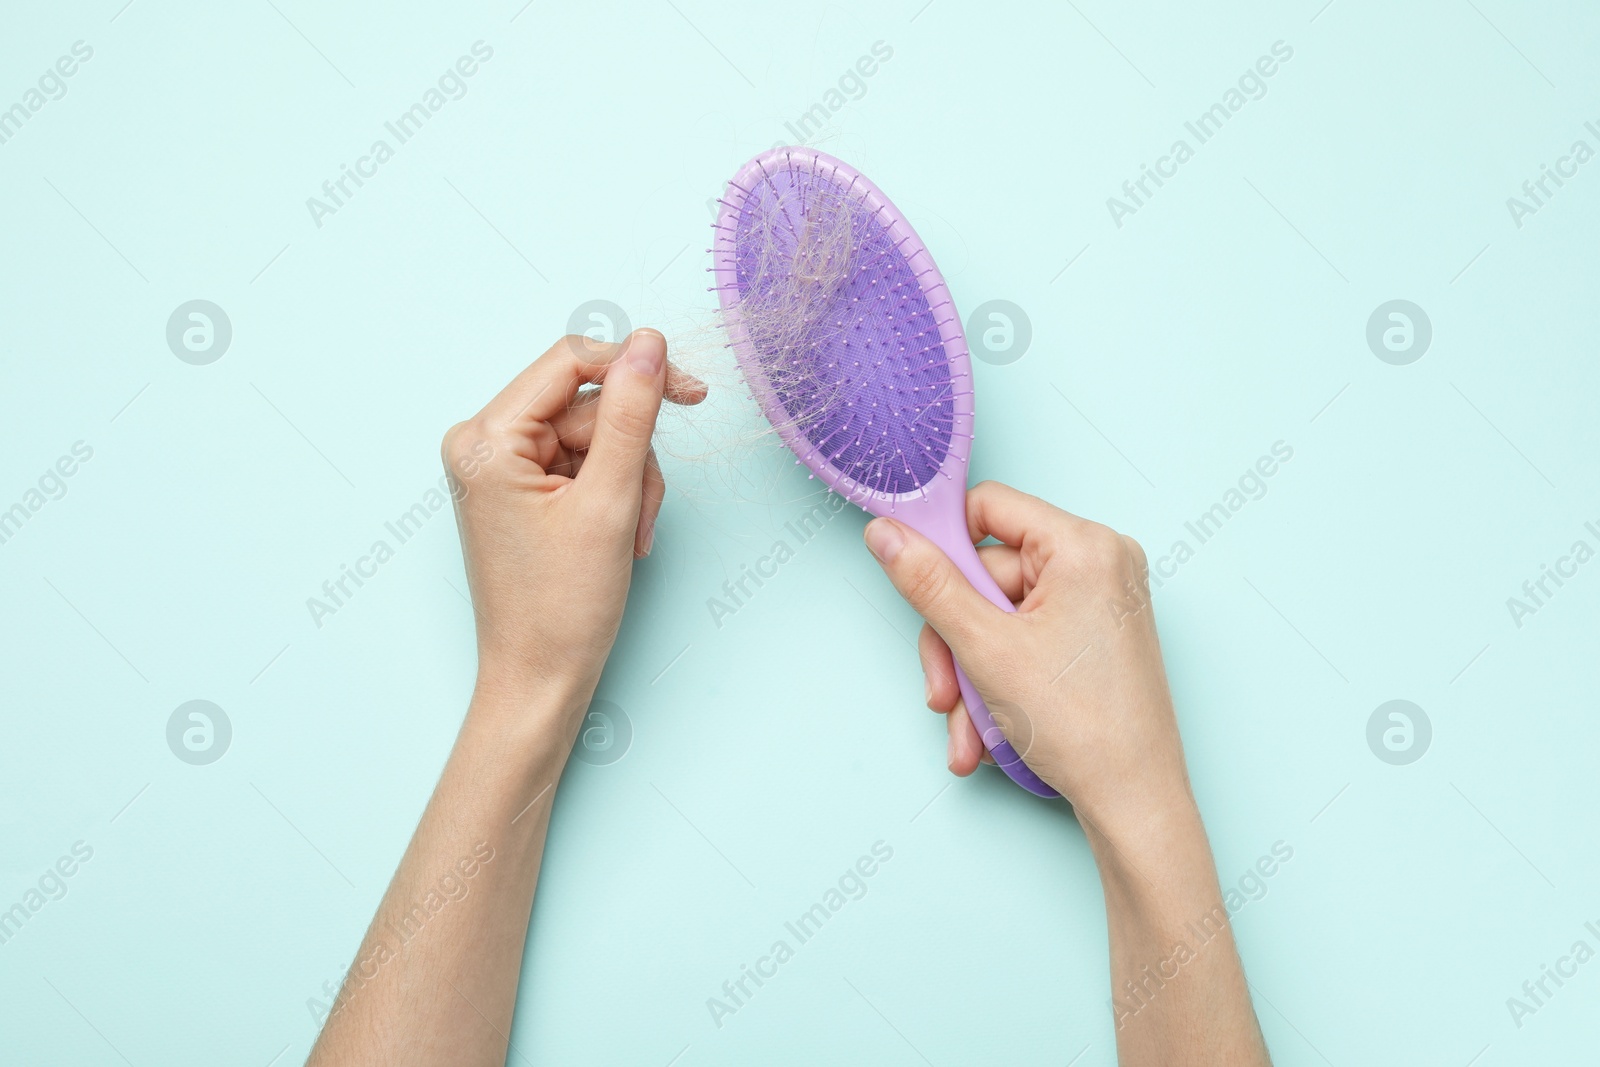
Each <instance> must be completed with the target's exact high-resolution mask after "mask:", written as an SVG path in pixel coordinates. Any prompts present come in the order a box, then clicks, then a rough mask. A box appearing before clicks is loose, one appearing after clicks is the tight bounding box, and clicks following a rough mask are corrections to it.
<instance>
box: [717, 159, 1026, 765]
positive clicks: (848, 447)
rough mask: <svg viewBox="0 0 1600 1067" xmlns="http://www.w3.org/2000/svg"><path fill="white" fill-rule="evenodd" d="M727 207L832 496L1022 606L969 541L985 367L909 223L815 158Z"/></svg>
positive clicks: (764, 396) (743, 308) (784, 384)
mask: <svg viewBox="0 0 1600 1067" xmlns="http://www.w3.org/2000/svg"><path fill="white" fill-rule="evenodd" d="M721 203H722V210H721V211H720V212H719V213H718V217H717V222H716V240H715V247H714V248H713V249H712V253H713V264H714V265H713V270H714V271H715V273H716V279H717V286H716V288H717V292H718V294H719V297H720V299H721V301H722V309H723V312H724V315H725V318H726V321H727V327H728V335H729V338H730V340H731V342H732V348H733V351H734V355H735V356H736V357H737V358H738V361H739V366H740V369H741V370H742V371H743V372H744V376H745V379H746V381H748V382H749V383H750V387H751V392H752V393H753V395H754V396H755V399H756V401H757V403H759V404H760V405H761V410H762V412H763V413H764V414H765V415H766V417H767V421H769V422H771V423H772V426H773V428H774V429H776V430H777V431H778V434H779V436H780V437H781V438H782V439H783V442H784V444H786V445H788V446H789V448H790V449H791V450H792V451H793V452H794V454H795V455H796V456H798V457H799V462H801V463H804V464H805V465H806V466H807V467H809V468H810V469H811V472H812V473H813V474H814V475H815V476H816V477H818V478H820V479H821V480H822V482H823V484H825V485H826V486H827V487H828V488H829V489H832V490H833V491H834V492H836V493H838V494H840V495H841V496H843V497H844V498H845V499H846V500H848V501H850V502H851V503H853V504H856V505H857V506H859V507H861V508H863V509H864V510H866V511H869V512H871V513H872V514H874V515H892V516H893V517H894V518H895V519H897V520H899V521H900V522H904V523H905V524H906V525H907V526H910V527H912V528H914V529H916V530H917V531H919V532H920V533H921V534H922V535H923V536H925V537H927V538H928V539H929V540H931V541H932V542H933V543H934V544H936V545H938V546H939V548H940V549H941V550H943V551H944V553H945V554H946V555H948V556H949V557H950V558H951V560H953V561H954V562H955V564H956V566H958V567H959V568H960V569H961V573H962V574H964V575H966V577H967V580H968V581H970V582H971V583H972V584H973V586H974V587H975V588H976V589H977V590H978V591H979V592H980V593H982V594H983V595H984V596H985V597H987V598H988V599H989V600H990V601H992V602H993V603H994V604H995V605H997V606H998V607H1001V608H1004V609H1005V610H1006V611H1015V610H1016V608H1015V607H1014V606H1013V605H1012V603H1011V600H1010V598H1008V597H1007V596H1006V595H1005V593H1003V592H1001V590H1000V587H999V586H998V585H996V584H995V582H994V579H993V578H991V577H990V576H989V572H988V571H987V570H986V569H985V568H984V566H983V564H982V562H980V561H979V559H978V553H977V550H976V549H975V548H973V545H972V541H971V538H970V537H969V536H968V534H967V517H966V496H967V458H968V455H969V453H970V451H971V447H972V446H971V442H972V412H973V403H972V365H971V362H970V359H969V357H968V354H967V342H966V338H965V336H963V334H962V331H961V321H960V319H959V318H958V317H957V315H956V312H955V304H954V303H953V302H952V300H951V299H950V290H949V289H947V288H946V287H945V284H944V279H943V278H942V277H941V276H940V275H939V269H938V268H937V267H935V266H934V264H933V257H932V256H930V255H929V254H928V249H927V247H926V246H925V245H924V244H923V243H922V241H921V239H920V238H918V237H917V235H916V232H915V231H914V230H912V228H911V224H910V223H909V222H907V221H906V218H905V216H904V215H902V214H900V212H899V211H897V210H895V207H894V205H893V204H891V203H890V202H889V200H888V198H887V197H885V196H884V195H883V193H882V192H880V191H879V190H878V187H877V186H875V185H873V184H872V183H871V182H870V181H868V180H867V179H866V178H864V177H862V176H861V175H860V174H859V173H857V172H856V171H855V170H853V169H851V168H850V167H849V166H848V165H846V164H844V163H842V162H840V161H839V160H837V159H834V158H833V157H832V156H829V155H825V154H823V153H821V152H818V151H816V150H815V149H811V148H776V149H773V150H772V151H770V152H764V153H762V154H761V155H759V156H757V157H756V158H755V159H753V160H751V161H750V162H749V163H747V164H745V166H744V167H743V168H742V169H741V170H740V171H739V173H738V174H736V175H734V177H733V180H732V181H731V182H729V183H728V191H727V194H726V195H725V196H724V197H723V199H722V201H721ZM956 681H957V682H958V683H959V684H960V686H961V696H962V698H963V700H964V702H965V704H966V707H967V713H968V715H970V716H971V717H972V724H973V725H974V726H975V727H977V730H978V736H979V737H981V738H982V739H983V743H984V745H985V746H987V747H988V749H989V752H990V754H991V755H992V756H993V757H994V761H995V763H996V764H998V765H999V766H1000V768H1001V769H1002V770H1004V771H1005V772H1006V774H1007V775H1009V776H1010V777H1011V778H1012V780H1014V781H1015V782H1017V784H1019V785H1021V786H1022V787H1023V788H1024V789H1026V790H1028V791H1029V792H1031V793H1035V794H1037V795H1039V796H1042V797H1053V796H1056V795H1057V793H1056V791H1055V790H1054V789H1051V788H1050V787H1049V786H1048V785H1046V784H1045V783H1044V782H1043V781H1041V780H1040V778H1039V776H1038V775H1036V774H1034V773H1033V771H1032V770H1031V769H1030V768H1029V767H1028V765H1027V764H1026V763H1024V762H1023V761H1022V757H1021V756H1020V755H1019V754H1018V753H1017V751H1016V749H1015V748H1013V747H1012V745H1011V742H1010V741H1008V740H1006V738H1005V735H1004V734H1003V733H1002V732H1001V730H1000V728H999V727H998V726H996V725H995V721H994V717H993V716H992V715H991V714H990V713H989V709H988V708H987V707H986V706H985V705H984V702H983V699H982V698H981V697H979V696H978V692H977V690H976V689H974V688H973V685H972V682H971V681H970V680H968V678H967V675H966V672H965V671H963V670H962V669H961V667H960V665H959V664H958V665H957V666H956Z"/></svg>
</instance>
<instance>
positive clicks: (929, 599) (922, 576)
mask: <svg viewBox="0 0 1600 1067" xmlns="http://www.w3.org/2000/svg"><path fill="white" fill-rule="evenodd" d="M918 557H919V558H917V559H914V560H912V562H911V566H910V567H909V568H908V569H907V570H906V575H905V596H906V599H907V600H909V601H910V602H911V603H912V604H914V605H916V606H917V607H919V608H930V607H936V606H938V605H939V604H941V603H942V602H943V601H944V600H945V597H946V596H947V594H948V591H949V586H950V583H949V579H948V578H946V576H945V573H944V571H943V569H942V568H940V567H939V565H938V563H937V562H936V561H935V560H933V559H931V558H929V557H928V556H926V555H923V554H921V553H919V554H918Z"/></svg>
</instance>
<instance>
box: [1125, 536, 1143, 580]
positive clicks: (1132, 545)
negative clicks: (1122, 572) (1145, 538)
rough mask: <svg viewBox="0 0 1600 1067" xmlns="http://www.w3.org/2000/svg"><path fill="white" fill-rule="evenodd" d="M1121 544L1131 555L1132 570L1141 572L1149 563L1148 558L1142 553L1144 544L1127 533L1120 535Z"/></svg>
mask: <svg viewBox="0 0 1600 1067" xmlns="http://www.w3.org/2000/svg"><path fill="white" fill-rule="evenodd" d="M1122 544H1123V547H1124V548H1126V549H1127V550H1128V555H1130V556H1132V557H1133V566H1134V570H1135V571H1139V572H1143V571H1144V570H1145V568H1146V567H1147V566H1148V564H1149V559H1148V557H1146V556H1145V554H1144V546H1143V545H1141V544H1140V543H1139V542H1138V541H1137V540H1135V539H1134V538H1132V537H1129V536H1128V535H1127V534H1123V535H1122Z"/></svg>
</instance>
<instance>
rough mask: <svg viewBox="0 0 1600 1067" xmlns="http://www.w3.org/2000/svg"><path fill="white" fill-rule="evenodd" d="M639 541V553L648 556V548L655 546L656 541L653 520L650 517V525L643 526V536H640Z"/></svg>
mask: <svg viewBox="0 0 1600 1067" xmlns="http://www.w3.org/2000/svg"><path fill="white" fill-rule="evenodd" d="M639 541H640V544H639V555H640V556H648V555H649V554H650V550H651V549H652V548H654V547H655V543H656V524H655V520H653V519H652V520H651V521H650V525H649V526H646V527H645V528H644V536H643V537H642V538H640V539H639Z"/></svg>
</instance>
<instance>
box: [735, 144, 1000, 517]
mask: <svg viewBox="0 0 1600 1067" xmlns="http://www.w3.org/2000/svg"><path fill="white" fill-rule="evenodd" d="M713 251H714V254H715V264H716V265H715V268H714V269H715V271H716V275H717V283H718V285H717V289H718V292H719V293H720V296H721V301H722V306H723V309H724V311H725V313H726V318H727V323H728V329H729V333H730V335H731V338H732V342H733V344H732V347H733V349H734V353H735V355H736V356H737V357H738V360H739V365H740V367H741V369H742V370H743V372H744V375H745V378H746V380H747V381H749V383H750V385H751V388H752V391H753V393H754V395H755V398H756V400H757V402H758V403H759V404H760V405H761V408H762V411H763V413H764V414H765V415H766V416H767V420H768V421H769V422H771V423H772V425H773V426H774V428H776V429H777V431H778V433H779V434H780V435H781V436H782V437H783V439H784V443H785V444H787V445H788V446H789V447H790V448H791V449H793V450H794V452H795V454H796V455H797V456H799V457H800V461H801V462H803V463H805V464H806V466H808V467H810V468H811V470H812V472H813V473H815V474H816V475H817V476H818V477H819V478H821V479H822V480H823V481H824V482H825V483H827V485H828V486H829V487H830V488H832V489H835V490H836V491H838V492H839V493H841V494H842V495H844V496H845V497H846V498H848V499H850V500H851V501H853V502H855V503H857V504H859V505H861V506H862V507H863V508H866V509H867V510H868V511H872V512H874V513H877V514H888V513H890V512H893V511H894V510H896V506H897V503H898V500H899V498H901V497H905V496H907V495H911V494H915V495H916V496H918V497H919V498H921V497H924V496H925V495H926V490H925V488H924V487H926V486H927V485H928V483H929V482H931V481H932V480H933V479H934V478H935V477H938V476H940V475H941V474H942V476H943V478H945V479H947V480H953V479H954V478H955V473H954V468H959V469H960V470H959V473H960V480H961V482H962V486H963V488H965V463H966V459H967V454H968V451H969V447H970V441H971V438H972V430H971V427H972V390H971V387H970V384H969V383H970V381H971V378H970V365H969V362H968V355H967V346H966V340H965V338H964V337H963V336H962V333H961V326H960V322H959V320H958V319H957V317H956V315H955V312H954V309H953V305H952V303H951V300H950V293H949V290H947V289H946V288H945V285H944V280H943V279H942V278H941V277H940V276H939V271H938V268H936V267H935V266H934V265H933V260H932V258H931V257H930V256H929V255H928V253H927V250H926V248H925V247H924V246H923V245H922V242H921V241H919V240H918V239H917V236H916V234H915V232H914V231H912V229H911V226H910V224H909V223H908V222H907V221H906V220H905V218H904V216H902V215H900V213H899V212H897V211H896V210H895V209H894V207H893V205H891V204H890V203H889V201H888V200H887V199H886V198H885V197H884V196H883V194H882V193H880V192H879V191H878V189H877V187H876V186H874V185H872V183H871V182H869V181H867V180H866V179H865V178H863V177H862V176H861V175H860V174H858V173H856V172H855V171H853V170H851V169H850V168H849V167H847V166H846V165H845V164H843V163H841V162H840V161H838V160H836V159H833V158H832V157H830V156H827V155H824V154H822V153H820V152H816V151H813V150H810V149H803V148H784V149H777V150H775V151H772V152H768V153H766V154H764V155H761V156H758V157H756V158H755V159H754V160H752V161H751V162H750V163H749V164H747V165H746V166H745V167H744V169H743V170H741V171H740V172H739V174H738V175H736V176H735V178H734V179H733V181H732V182H730V183H729V187H728V196H727V197H725V198H724V200H723V210H722V212H721V215H720V217H719V219H718V221H717V228H716V247H715V249H714V250H713ZM946 468H952V469H946Z"/></svg>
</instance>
